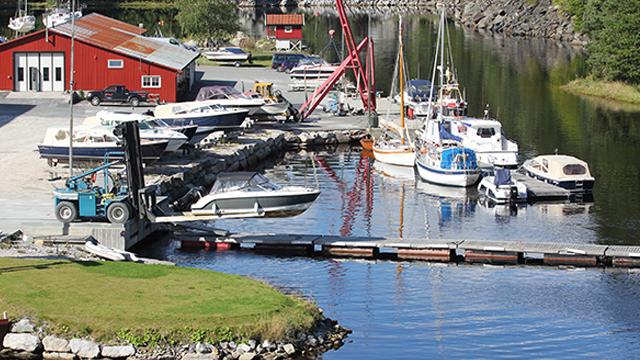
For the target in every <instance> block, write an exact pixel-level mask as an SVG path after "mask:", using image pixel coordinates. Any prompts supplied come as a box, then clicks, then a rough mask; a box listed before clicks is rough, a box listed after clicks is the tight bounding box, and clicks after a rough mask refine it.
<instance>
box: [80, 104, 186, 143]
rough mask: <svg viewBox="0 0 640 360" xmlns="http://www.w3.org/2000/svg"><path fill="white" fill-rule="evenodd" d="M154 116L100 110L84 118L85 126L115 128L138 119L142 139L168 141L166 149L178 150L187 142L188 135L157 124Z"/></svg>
mask: <svg viewBox="0 0 640 360" xmlns="http://www.w3.org/2000/svg"><path fill="white" fill-rule="evenodd" d="M153 120H154V118H153V117H151V116H148V115H143V114H131V113H121V112H110V111H104V110H103V111H99V112H98V113H97V114H96V116H95V117H88V118H86V119H85V120H84V124H83V125H84V126H87V127H92V126H103V127H106V128H108V129H114V128H115V127H116V126H118V125H119V124H121V123H124V122H129V121H137V122H138V128H139V129H140V139H144V140H151V141H154V140H160V141H163V140H164V141H167V142H168V144H167V148H166V149H165V151H167V152H173V151H177V150H178V149H180V147H182V145H184V144H185V143H186V142H187V140H188V139H187V136H186V135H184V134H182V133H180V132H178V131H175V130H171V129H170V128H163V127H158V126H156V125H155V124H154V123H153V122H152V121H153Z"/></svg>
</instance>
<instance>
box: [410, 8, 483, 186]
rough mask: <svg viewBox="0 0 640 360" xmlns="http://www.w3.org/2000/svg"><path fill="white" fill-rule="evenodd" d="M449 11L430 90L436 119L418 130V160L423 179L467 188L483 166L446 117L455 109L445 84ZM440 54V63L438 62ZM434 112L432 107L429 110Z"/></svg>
mask: <svg viewBox="0 0 640 360" xmlns="http://www.w3.org/2000/svg"><path fill="white" fill-rule="evenodd" d="M445 26H446V18H445V10H444V8H443V10H442V14H441V17H440V26H439V28H438V42H437V45H436V54H435V60H434V65H433V74H432V81H431V83H432V85H431V90H430V92H429V103H430V104H431V105H432V106H434V105H436V106H435V114H436V116H435V119H427V120H426V121H425V123H424V126H423V128H422V129H420V130H419V131H418V132H417V135H418V136H417V139H416V147H415V148H416V152H415V161H416V165H417V168H418V174H419V175H420V178H422V179H423V180H425V181H428V182H432V183H435V184H440V185H448V186H458V187H467V186H471V185H473V184H475V183H476V182H478V179H479V178H480V169H479V167H478V161H477V159H476V153H475V152H474V151H473V150H472V149H469V148H466V147H464V146H462V145H461V140H462V139H461V138H460V137H457V136H455V135H452V134H451V131H450V130H451V129H449V128H447V127H448V125H449V123H447V122H445V121H444V117H445V116H446V115H447V113H448V112H449V111H450V110H451V109H452V108H451V107H449V105H447V103H446V102H444V101H443V100H444V99H447V98H448V97H449V96H450V95H451V94H450V90H451V89H450V88H449V87H447V86H445V85H447V83H449V80H450V79H451V74H450V72H449V70H448V69H447V70H446V76H447V82H446V83H445V66H446V63H445V56H444V49H445V47H444V40H445V36H444V32H445V31H446V28H445ZM438 56H439V57H440V64H438ZM437 70H439V74H440V76H439V78H440V86H439V94H438V102H435V101H433V100H434V85H433V84H434V83H435V81H436V71H437ZM429 111H430V112H431V110H429Z"/></svg>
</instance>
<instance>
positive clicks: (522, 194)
mask: <svg viewBox="0 0 640 360" xmlns="http://www.w3.org/2000/svg"><path fill="white" fill-rule="evenodd" d="M478 192H479V193H480V195H482V196H484V197H486V198H488V199H490V200H491V201H493V202H494V203H496V204H506V203H516V202H524V201H527V187H526V186H525V184H523V183H521V182H519V181H517V180H514V179H512V178H511V171H510V170H509V169H502V168H496V169H495V171H494V174H493V175H491V176H485V177H484V178H483V179H482V180H481V181H480V183H479V184H478Z"/></svg>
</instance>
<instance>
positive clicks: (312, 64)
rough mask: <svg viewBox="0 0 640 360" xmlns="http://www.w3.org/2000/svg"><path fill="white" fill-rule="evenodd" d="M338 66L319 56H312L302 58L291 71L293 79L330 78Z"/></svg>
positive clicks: (290, 74) (290, 75)
mask: <svg viewBox="0 0 640 360" xmlns="http://www.w3.org/2000/svg"><path fill="white" fill-rule="evenodd" d="M337 68H338V66H337V65H332V64H329V63H327V62H326V61H324V60H323V59H322V58H321V57H319V56H311V57H307V58H304V59H301V60H300V61H299V62H298V64H297V65H296V66H295V67H293V68H292V69H291V70H290V71H289V77H290V78H291V80H305V79H306V80H313V79H323V80H324V79H328V78H329V77H330V76H331V75H332V74H333V72H334V71H335V70H336V69H337Z"/></svg>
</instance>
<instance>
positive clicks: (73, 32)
mask: <svg viewBox="0 0 640 360" xmlns="http://www.w3.org/2000/svg"><path fill="white" fill-rule="evenodd" d="M75 19H76V2H75V0H71V54H70V56H71V61H70V64H69V177H72V176H73V60H74V45H75V44H74V42H75V37H76V26H75V25H76V22H75Z"/></svg>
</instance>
